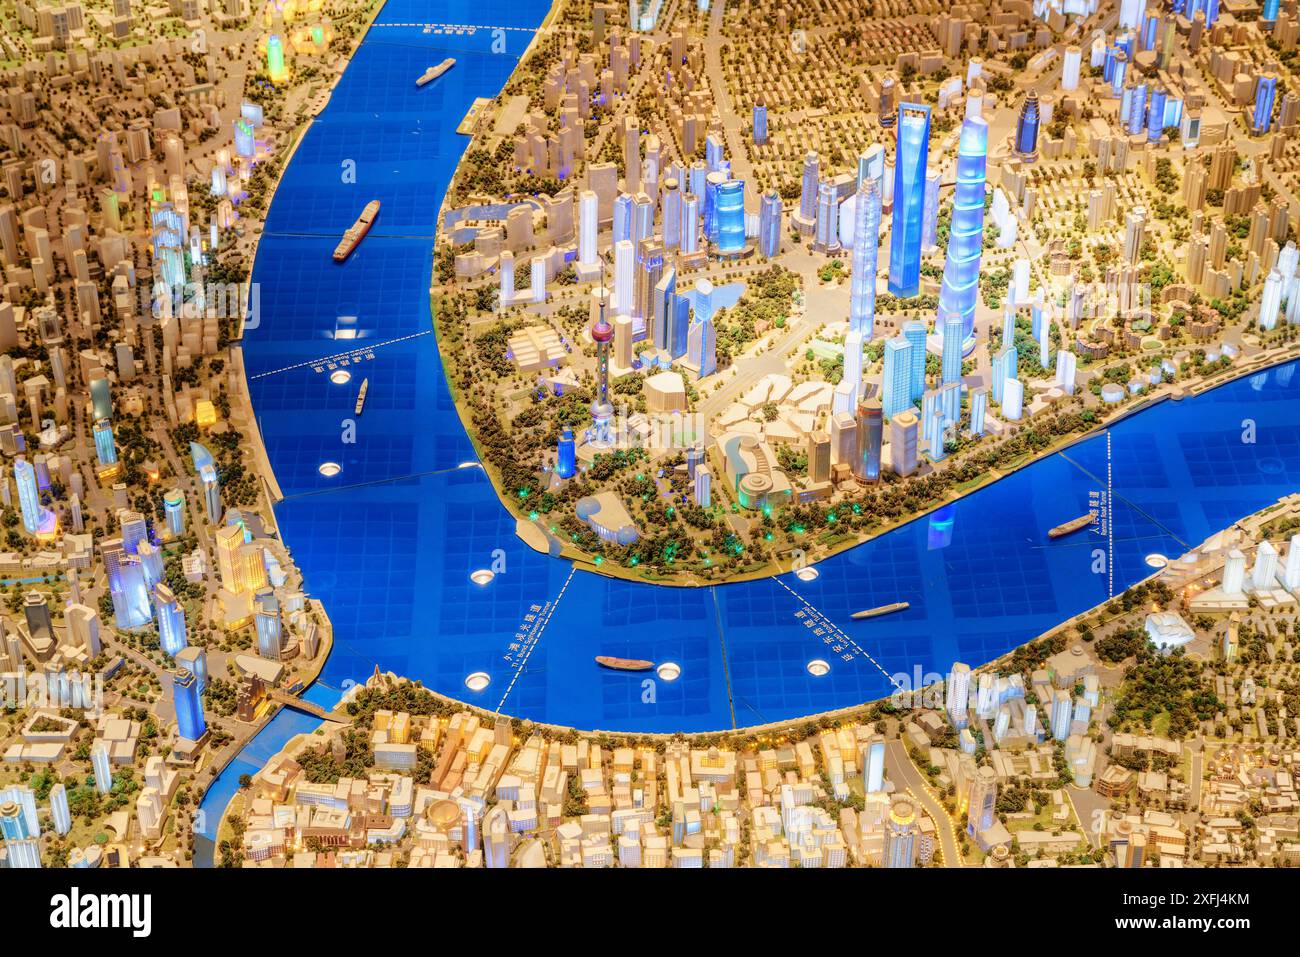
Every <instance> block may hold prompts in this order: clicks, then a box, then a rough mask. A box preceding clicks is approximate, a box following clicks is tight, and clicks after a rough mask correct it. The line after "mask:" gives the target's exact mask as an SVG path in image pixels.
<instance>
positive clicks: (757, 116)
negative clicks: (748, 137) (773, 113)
mask: <svg viewBox="0 0 1300 957" xmlns="http://www.w3.org/2000/svg"><path fill="white" fill-rule="evenodd" d="M766 143H767V104H766V103H764V102H763V98H762V97H761V96H760V97H759V98H758V101H757V102H755V103H754V145H755V146H763V145H765V144H766Z"/></svg>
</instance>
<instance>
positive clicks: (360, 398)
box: [356, 379, 370, 415]
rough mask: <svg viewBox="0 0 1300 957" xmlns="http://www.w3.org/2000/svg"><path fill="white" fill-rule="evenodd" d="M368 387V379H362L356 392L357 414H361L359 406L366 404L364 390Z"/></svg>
mask: <svg viewBox="0 0 1300 957" xmlns="http://www.w3.org/2000/svg"><path fill="white" fill-rule="evenodd" d="M368 388H370V380H369V379H362V380H361V391H360V392H358V393H357V409H356V414H357V415H360V414H361V407H362V406H363V405H365V404H366V390H367V389H368Z"/></svg>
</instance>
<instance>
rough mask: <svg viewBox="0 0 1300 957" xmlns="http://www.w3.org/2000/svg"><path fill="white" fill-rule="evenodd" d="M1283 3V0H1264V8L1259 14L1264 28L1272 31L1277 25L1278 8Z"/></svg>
mask: <svg viewBox="0 0 1300 957" xmlns="http://www.w3.org/2000/svg"><path fill="white" fill-rule="evenodd" d="M1281 5H1282V4H1281V0H1264V9H1263V10H1262V11H1261V12H1260V15H1259V19H1260V21H1261V25H1262V26H1263V27H1264V29H1266V30H1269V31H1272V30H1273V28H1274V27H1276V26H1277V10H1278V7H1280V6H1281Z"/></svg>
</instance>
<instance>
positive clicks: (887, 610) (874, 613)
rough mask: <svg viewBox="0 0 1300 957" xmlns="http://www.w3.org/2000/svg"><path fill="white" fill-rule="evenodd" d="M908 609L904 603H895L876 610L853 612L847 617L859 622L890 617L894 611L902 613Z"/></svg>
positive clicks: (908, 606) (907, 605)
mask: <svg viewBox="0 0 1300 957" xmlns="http://www.w3.org/2000/svg"><path fill="white" fill-rule="evenodd" d="M910 607H912V606H911V605H910V604H908V603H907V602H905V601H896V602H891V603H890V604H888V605H881V606H880V607H878V608H868V609H867V610H866V611H855V612H854V613H853V614H852V615H850V616H849V617H850V618H855V619H859V620H861V619H863V618H878V617H880V616H881V615H890V614H893V613H894V612H896V611H903V610H905V609H907V608H910Z"/></svg>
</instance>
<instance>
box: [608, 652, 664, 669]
mask: <svg viewBox="0 0 1300 957" xmlns="http://www.w3.org/2000/svg"><path fill="white" fill-rule="evenodd" d="M596 664H598V665H601V666H603V667H605V668H613V669H614V670H615V671H649V670H650V669H651V668H653V667H654V666H655V663H654V662H653V661H645V660H643V659H641V658H611V657H610V656H609V655H597V656H596Z"/></svg>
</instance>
